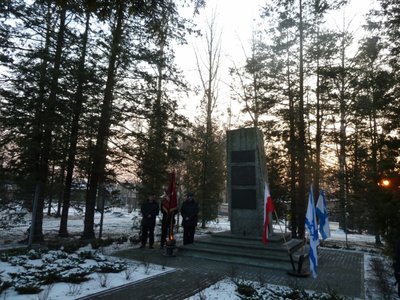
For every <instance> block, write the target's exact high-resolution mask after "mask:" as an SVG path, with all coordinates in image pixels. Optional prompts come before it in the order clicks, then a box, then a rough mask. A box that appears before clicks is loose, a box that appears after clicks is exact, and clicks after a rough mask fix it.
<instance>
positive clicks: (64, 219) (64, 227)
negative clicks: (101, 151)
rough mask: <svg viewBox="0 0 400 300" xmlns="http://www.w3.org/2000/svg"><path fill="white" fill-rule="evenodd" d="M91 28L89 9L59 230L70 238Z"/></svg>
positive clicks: (61, 234) (60, 233)
mask: <svg viewBox="0 0 400 300" xmlns="http://www.w3.org/2000/svg"><path fill="white" fill-rule="evenodd" d="M89 28H90V11H89V9H87V11H86V24H85V32H84V34H83V37H82V52H81V58H80V61H79V66H78V86H77V89H76V94H75V105H74V108H73V118H72V124H71V135H70V144H69V149H68V160H67V175H66V178H65V186H64V193H63V207H62V214H61V221H60V229H59V235H60V236H68V210H69V206H70V201H71V187H72V177H73V173H74V166H75V156H76V146H77V143H78V131H79V120H80V118H81V113H82V107H83V103H84V98H83V85H84V83H85V81H86V75H85V61H86V52H87V51H86V49H87V43H88V35H89Z"/></svg>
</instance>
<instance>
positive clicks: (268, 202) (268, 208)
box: [262, 183, 275, 244]
mask: <svg viewBox="0 0 400 300" xmlns="http://www.w3.org/2000/svg"><path fill="white" fill-rule="evenodd" d="M274 210H275V207H274V203H273V202H272V198H271V193H270V192H269V187H268V185H267V183H265V186H264V231H263V236H262V240H263V243H264V244H268V225H269V213H272V212H273V211H274Z"/></svg>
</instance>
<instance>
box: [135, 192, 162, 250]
mask: <svg viewBox="0 0 400 300" xmlns="http://www.w3.org/2000/svg"><path fill="white" fill-rule="evenodd" d="M140 211H141V213H142V239H141V242H142V245H141V246H140V248H144V247H145V246H146V243H147V237H148V238H149V248H150V249H153V244H154V227H155V226H156V217H157V216H158V212H159V208H158V204H157V202H156V201H155V195H150V196H149V197H148V199H147V201H146V202H144V203H143V204H142V207H141V209H140Z"/></svg>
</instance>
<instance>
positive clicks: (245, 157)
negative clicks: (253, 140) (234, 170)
mask: <svg viewBox="0 0 400 300" xmlns="http://www.w3.org/2000/svg"><path fill="white" fill-rule="evenodd" d="M255 160H256V155H255V151H254V150H246V151H231V162H233V163H245V162H255Z"/></svg>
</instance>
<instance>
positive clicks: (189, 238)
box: [181, 193, 199, 245]
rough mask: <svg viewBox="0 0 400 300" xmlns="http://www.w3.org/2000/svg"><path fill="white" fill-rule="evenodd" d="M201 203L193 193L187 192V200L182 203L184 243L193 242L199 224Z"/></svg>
mask: <svg viewBox="0 0 400 300" xmlns="http://www.w3.org/2000/svg"><path fill="white" fill-rule="evenodd" d="M198 214H199V205H198V204H197V202H196V201H194V198H193V193H187V195H186V200H185V201H184V202H183V203H182V207H181V215H182V226H183V244H184V245H187V244H192V243H193V241H194V233H195V230H196V226H197V215H198Z"/></svg>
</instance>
